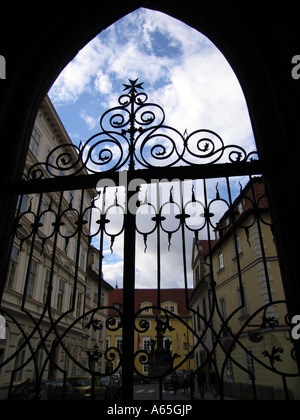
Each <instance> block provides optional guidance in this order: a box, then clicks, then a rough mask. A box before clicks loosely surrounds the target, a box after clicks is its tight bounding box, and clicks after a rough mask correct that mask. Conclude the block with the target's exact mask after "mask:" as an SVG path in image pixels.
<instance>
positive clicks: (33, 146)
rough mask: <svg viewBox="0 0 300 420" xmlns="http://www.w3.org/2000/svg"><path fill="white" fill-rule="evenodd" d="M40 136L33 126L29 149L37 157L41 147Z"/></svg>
mask: <svg viewBox="0 0 300 420" xmlns="http://www.w3.org/2000/svg"><path fill="white" fill-rule="evenodd" d="M40 138H41V136H40V135H39V133H38V132H37V131H36V129H35V128H33V130H32V134H31V138H30V143H29V150H30V151H31V153H32V154H33V155H34V156H35V157H36V155H37V151H38V148H39V143H40Z"/></svg>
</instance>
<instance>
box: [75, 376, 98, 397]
mask: <svg viewBox="0 0 300 420" xmlns="http://www.w3.org/2000/svg"><path fill="white" fill-rule="evenodd" d="M92 380H93V378H92V376H71V377H70V378H68V382H70V384H71V385H73V387H74V388H75V389H77V390H78V391H80V392H81V393H82V394H83V395H84V396H85V397H86V398H91V393H92V386H93V385H92ZM94 391H95V397H96V399H97V400H104V399H105V394H106V386H105V385H103V384H102V382H101V378H100V376H95V384H94Z"/></svg>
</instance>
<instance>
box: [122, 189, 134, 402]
mask: <svg viewBox="0 0 300 420" xmlns="http://www.w3.org/2000/svg"><path fill="white" fill-rule="evenodd" d="M133 195H134V193H133V192H131V193H128V191H127V193H126V196H127V203H128V202H129V200H130V197H132V196H133ZM127 211H128V213H127V215H125V220H124V265H123V343H124V345H123V350H122V358H123V363H122V366H123V367H122V376H123V383H122V387H123V399H124V400H125V401H132V400H133V371H134V313H135V305H134V294H135V293H134V289H135V243H136V232H135V226H136V223H135V218H136V216H135V214H132V213H130V211H129V209H127Z"/></svg>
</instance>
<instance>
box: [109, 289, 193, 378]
mask: <svg viewBox="0 0 300 420" xmlns="http://www.w3.org/2000/svg"><path fill="white" fill-rule="evenodd" d="M185 292H186V291H185V290H184V289H162V290H161V291H160V302H161V303H160V308H161V310H158V309H157V290H156V289H137V290H135V312H136V314H137V316H136V320H135V346H134V347H135V368H136V370H137V371H138V372H139V373H140V374H141V375H143V376H148V375H149V376H155V375H151V360H150V362H149V356H150V354H151V350H155V349H156V348H157V345H158V340H157V336H158V331H157V328H158V326H162V328H163V330H165V331H164V333H163V346H164V349H166V350H168V351H170V352H171V353H170V355H171V358H172V360H173V368H176V369H177V371H178V370H192V369H194V355H193V352H192V350H193V338H192V334H191V332H190V330H189V328H192V318H191V315H190V313H189V311H188V310H187V309H186V294H185ZM187 292H188V296H189V295H190V294H191V290H188V291H187ZM109 302H110V306H113V307H115V308H117V309H118V310H120V312H121V313H122V303H123V290H122V289H116V290H114V291H112V292H111V293H110V294H109ZM111 315H112V316H114V318H115V321H116V325H118V324H120V317H117V316H116V312H112V313H111ZM114 329H115V328H114ZM122 341H123V338H122V328H121V326H120V328H119V329H117V330H116V329H115V331H108V332H107V346H108V348H111V347H116V348H117V349H118V350H119V351H120V352H121V351H122ZM119 363H120V358H119V357H118V355H117V357H116V358H115V360H113V361H112V362H111V366H110V370H112V369H116V367H117V366H118V364H119ZM166 371H168V368H166ZM166 371H165V372H166ZM121 372H122V366H121V365H120V369H119V373H121Z"/></svg>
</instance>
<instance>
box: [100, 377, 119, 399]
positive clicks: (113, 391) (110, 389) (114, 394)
mask: <svg viewBox="0 0 300 420" xmlns="http://www.w3.org/2000/svg"><path fill="white" fill-rule="evenodd" d="M100 380H101V383H102V384H103V385H105V387H106V392H105V399H106V400H119V399H120V398H121V395H122V388H121V386H120V384H119V383H118V381H116V378H114V375H112V376H103V377H102V378H100Z"/></svg>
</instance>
